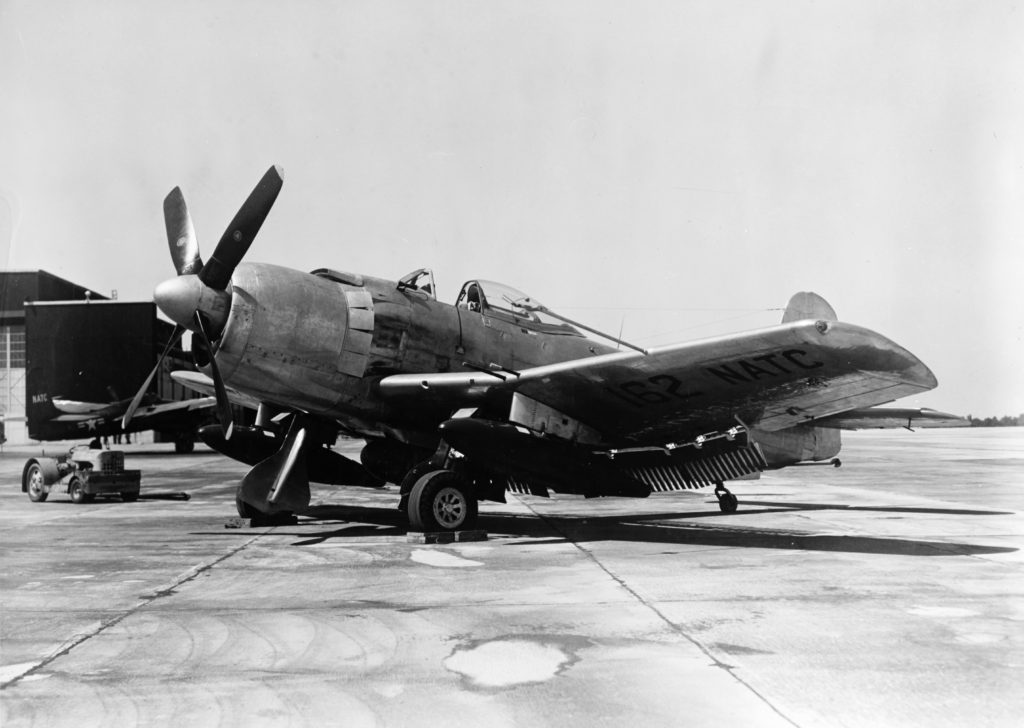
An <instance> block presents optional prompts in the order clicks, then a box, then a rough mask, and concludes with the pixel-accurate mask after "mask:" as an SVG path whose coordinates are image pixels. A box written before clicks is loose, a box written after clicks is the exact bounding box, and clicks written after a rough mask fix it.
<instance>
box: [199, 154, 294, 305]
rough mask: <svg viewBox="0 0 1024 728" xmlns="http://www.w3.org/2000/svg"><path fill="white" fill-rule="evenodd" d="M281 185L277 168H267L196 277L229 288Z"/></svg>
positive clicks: (212, 284)
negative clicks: (232, 275) (236, 269)
mask: <svg viewBox="0 0 1024 728" xmlns="http://www.w3.org/2000/svg"><path fill="white" fill-rule="evenodd" d="M283 184H284V178H283V177H282V176H281V168H280V167H276V166H274V167H271V168H270V169H268V170H267V172H266V174H264V175H263V179H261V180H260V181H259V184H257V185H256V188H255V189H254V190H253V191H252V192H251V193H250V194H249V197H248V198H246V200H245V202H244V203H243V204H242V207H241V208H240V209H239V210H238V213H237V214H236V215H235V217H234V219H233V220H232V221H231V224H230V225H228V229H227V230H225V231H224V234H223V235H222V236H221V238H220V242H218V243H217V248H216V250H214V251H213V256H212V257H211V258H210V260H208V261H207V262H206V265H204V266H203V269H202V270H201V271H199V280H201V281H202V282H203V283H204V284H206V285H208V286H210V287H211V288H215V289H217V290H218V291H223V290H225V289H226V288H227V287H228V283H229V282H230V281H231V274H232V273H234V272H235V267H236V266H237V265H238V264H239V263H240V262H241V261H242V258H243V257H244V256H245V253H246V251H248V250H249V246H250V245H252V241H253V240H254V239H255V238H256V233H258V232H259V230H260V227H262V226H263V221H264V220H266V219H267V215H268V214H269V213H270V208H271V207H272V206H273V204H274V200H276V199H277V195H278V193H279V192H280V191H281V186H282V185H283Z"/></svg>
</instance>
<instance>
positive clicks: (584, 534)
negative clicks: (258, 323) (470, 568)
mask: <svg viewBox="0 0 1024 728" xmlns="http://www.w3.org/2000/svg"><path fill="white" fill-rule="evenodd" d="M757 506H770V507H768V508H760V507H757ZM826 509H836V510H861V511H876V512H891V513H914V514H944V515H959V516H989V515H1007V514H1008V513H1009V512H1005V511H983V510H964V509H942V508H908V507H892V508H882V507H862V506H851V507H846V506H833V505H827V504H814V503H787V504H777V503H764V502H759V503H756V504H755V503H752V502H751V503H749V505H748V507H747V508H746V509H745V510H744V511H743V513H744V514H762V513H764V514H767V513H782V512H787V511H803V510H826ZM305 515H306V516H307V517H309V518H311V519H312V521H302V522H300V523H302V524H303V525H323V526H328V525H334V524H337V523H338V522H343V523H349V524H351V525H346V526H342V527H340V528H334V529H333V530H329V531H323V532H320V533H311V532H310V531H305V530H304V531H301V532H289V531H287V530H285V529H284V528H282V529H280V530H278V531H277V532H276V533H278V534H281V535H292V536H295V537H298V538H299V539H300V540H299V541H296V542H295V543H294V544H293V545H294V546H310V545H314V544H317V543H323V542H325V541H328V540H331V539H335V538H354V537H367V536H395V535H402V534H404V533H406V530H407V529H406V525H405V520H404V518H403V516H402V515H401V514H400V513H399V512H398V511H397V510H396V509H393V508H380V507H370V506H316V507H314V508H311V509H310V511H308V512H307V513H306V514H305ZM693 518H714V519H715V520H717V521H719V522H718V523H700V524H698V523H689V522H685V521H680V520H679V519H693ZM729 518H730V516H727V515H724V514H721V513H716V512H713V511H706V512H705V511H698V512H665V513H647V514H639V515H613V516H602V515H596V516H575V515H565V514H541V515H534V514H529V515H518V514H504V513H497V514H496V513H483V514H481V516H480V527H481V528H483V529H485V530H487V531H488V532H490V533H491V534H494V535H501V536H512V537H516V536H527V537H531V538H540V539H543V540H544V542H551V543H557V542H562V543H564V542H574V543H584V542H588V541H630V542H638V543H665V544H668V543H671V544H679V545H688V546H726V547H733V548H761V549H788V550H804V551H834V552H845V553H865V554H886V555H894V556H978V555H986V554H1000V553H1011V552H1014V551H1017V550H1018V549H1016V548H1010V547H1001V546H983V545H978V544H969V543H957V542H953V541H925V540H916V539H909V538H892V537H884V536H864V535H849V534H836V533H821V532H819V531H800V530H797V529H774V528H757V527H752V526H730V525H727V524H726V523H725V522H724V521H726V520H727V519H729ZM331 522H334V524H332V523H331ZM531 543H534V544H535V543H537V542H536V541H533V542H531Z"/></svg>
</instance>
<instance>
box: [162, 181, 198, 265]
mask: <svg viewBox="0 0 1024 728" xmlns="http://www.w3.org/2000/svg"><path fill="white" fill-rule="evenodd" d="M164 224H165V225H166V226H167V244H168V245H170V248H171V260H172V261H174V269H175V270H176V271H178V275H179V276H183V275H188V274H191V273H198V272H199V271H200V270H202V268H203V259H202V258H201V257H200V255H199V240H197V239H196V231H195V228H194V227H193V226H192V217H191V216H190V215H189V214H188V206H187V205H186V204H185V196H184V195H182V194H181V188H180V187H175V188H174V189H173V190H171V192H170V194H168V195H167V197H165V198H164Z"/></svg>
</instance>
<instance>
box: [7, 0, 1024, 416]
mask: <svg viewBox="0 0 1024 728" xmlns="http://www.w3.org/2000/svg"><path fill="white" fill-rule="evenodd" d="M1017 4H1018V3H1013V2H998V1H988V2H984V3H978V2H967V1H965V2H948V1H944V0H929V1H928V2H892V1H891V0H887V1H885V2H860V1H858V2H845V1H844V2H827V1H826V2H800V1H796V0H786V1H785V2H774V3H772V2H762V1H749V2H746V1H737V2H717V1H716V2H710V1H709V2H680V1H679V0H673V1H670V2H647V3H644V2H611V3H606V2H594V1H592V0H580V1H577V2H519V1H516V2H513V1H511V0H507V1H503V2H482V1H480V0H474V1H464V2H456V1H438V2H424V1H413V0H410V1H408V2H388V1H383V2H382V1H380V0H374V1H372V2H344V1H341V2H295V1H293V2H289V3H281V2H262V3H261V2H253V1H251V0H250V1H249V2H242V1H239V2H208V1H203V2H180V1H179V2H174V3H167V2H140V1H138V0H131V1H128V0H125V1H122V2H117V1H115V0H106V1H105V2H102V3H82V2H72V1H70V0H68V1H67V2H56V1H55V2H46V3H40V2H20V1H16V0H0V105H2V106H0V108H2V110H3V112H2V113H0V261H3V262H4V263H5V264H6V267H7V268H8V269H13V270H26V269H27V270H31V269H44V270H47V271H50V272H52V273H54V274H56V275H59V276H62V277H64V278H68V279H70V280H72V281H75V282H76V283H80V284H82V285H85V286H89V287H91V288H93V289H95V290H96V291H98V292H100V293H104V294H109V293H110V291H111V290H112V289H117V291H118V293H119V297H120V298H121V299H122V300H148V299H149V298H150V296H151V294H152V290H153V287H154V286H155V285H156V284H157V283H159V282H160V281H161V280H163V279H164V278H167V277H170V276H172V275H173V268H172V266H171V263H170V258H169V255H168V252H167V243H166V240H165V237H164V227H163V221H162V208H161V203H162V200H163V197H164V195H166V193H167V192H168V191H169V190H170V189H171V188H172V187H174V186H175V185H181V186H182V188H183V190H184V193H185V196H186V198H187V199H188V200H189V206H190V208H191V212H192V215H193V218H194V220H195V224H196V227H197V230H198V233H199V236H200V241H201V243H202V245H203V250H204V253H206V254H207V255H209V254H210V253H211V252H212V250H213V247H214V246H215V244H216V241H217V239H218V238H219V237H220V234H221V232H222V231H223V229H224V227H225V226H226V225H227V223H228V222H229V220H230V219H231V217H232V215H233V214H234V213H235V211H236V209H237V207H238V206H239V205H240V204H241V202H242V200H243V199H244V198H245V196H246V195H247V194H248V193H249V191H250V189H251V188H252V186H253V185H254V184H255V183H256V181H257V180H258V179H259V177H260V176H261V175H262V174H263V172H264V171H265V170H266V168H267V167H268V166H270V165H271V164H273V163H276V164H280V165H281V166H282V167H283V168H284V174H285V187H284V191H283V192H282V194H281V197H280V198H279V199H278V202H277V205H276V206H275V208H274V211H273V212H272V213H271V216H270V218H269V219H268V221H267V223H266V225H265V226H264V228H263V230H262V232H261V233H260V236H259V238H258V239H257V241H256V243H255V244H254V245H253V247H252V249H251V250H250V251H249V255H248V257H247V260H252V261H265V262H271V263H277V264H282V265H289V266H293V267H297V268H301V269H306V270H312V269H314V268H319V267H329V268H335V269H339V270H351V271H357V272H362V273H368V274H372V275H378V276H382V277H389V278H398V277H400V276H401V275H402V274H404V273H406V272H408V271H409V270H412V269H414V268H418V267H423V266H426V267H432V268H433V269H434V271H435V274H436V278H437V281H438V284H439V288H440V290H439V294H440V295H439V297H440V298H442V300H449V301H452V300H454V297H455V295H456V294H457V292H458V288H459V286H460V285H461V284H462V282H463V281H465V280H467V279H470V278H487V279H496V280H500V281H503V282H506V283H508V284H510V285H513V286H515V287H517V288H520V289H522V290H524V291H526V292H527V293H529V294H531V295H533V296H535V297H536V298H538V299H539V300H541V301H543V302H544V303H546V304H547V305H549V306H551V307H552V308H555V309H556V310H561V311H562V312H563V313H564V314H566V315H568V316H571V317H573V318H576V319H579V320H581V321H584V322H587V323H590V324H592V325H596V326H598V327H604V328H605V329H606V330H610V331H611V333H618V330H619V329H620V327H621V328H622V330H623V332H624V337H625V338H627V339H631V340H634V341H636V342H637V343H639V344H643V345H655V344H666V343H671V342H673V341H681V340H686V339H692V338H698V337H702V336H708V335H713V334H718V333H722V332H726V331H735V330H742V329H746V328H754V327H759V326H766V325H770V324H774V323H777V321H778V320H779V318H780V316H781V311H779V310H773V309H781V308H782V307H784V306H785V304H786V301H787V300H788V298H789V296H790V295H791V294H792V293H794V292H796V291H799V290H814V291H817V292H818V293H820V294H822V295H823V296H825V297H826V298H827V299H828V300H829V301H830V302H831V303H832V305H833V306H834V307H835V308H836V310H837V311H838V313H839V317H840V318H841V319H843V320H846V321H850V322H853V323H857V324H860V325H863V326H867V327H869V328H872V329H874V330H876V331H878V332H880V333H882V334H885V335H886V336H889V337H890V338H892V339H894V340H895V341H897V342H898V343H900V344H902V345H903V346H905V347H907V348H908V349H910V350H911V351H912V352H914V353H915V354H917V355H918V356H919V357H920V358H921V359H922V360H923V361H924V362H925V363H926V364H928V365H929V366H930V367H931V369H932V370H933V371H934V372H935V374H936V376H937V377H938V379H939V388H938V389H937V390H935V391H933V392H930V393H927V394H924V395H921V396H920V397H916V398H911V399H907V400H903V403H905V404H907V405H911V406H926V407H934V408H936V409H943V410H947V411H952V412H957V413H959V414H969V413H970V414H974V415H976V416H984V415H1002V414H1017V413H1021V412H1024V375H1022V369H1024V303H1022V295H1021V293H1020V290H1021V287H1022V284H1021V280H1022V279H1024V236H1022V233H1024V89H1022V83H1024V50H1022V49H1024V21H1022V17H1021V16H1022V12H1024V11H1022V10H1021V9H1019V8H1018V7H1016V5H1017Z"/></svg>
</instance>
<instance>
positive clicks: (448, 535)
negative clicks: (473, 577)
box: [405, 530, 487, 544]
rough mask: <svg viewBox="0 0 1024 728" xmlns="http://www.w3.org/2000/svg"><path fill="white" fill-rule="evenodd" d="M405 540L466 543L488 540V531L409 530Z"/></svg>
mask: <svg viewBox="0 0 1024 728" xmlns="http://www.w3.org/2000/svg"><path fill="white" fill-rule="evenodd" d="M405 540H406V541H407V542H408V543H427V544H429V543H456V542H459V543H465V542H467V541H486V540H487V531H482V530H470V531H427V532H425V533H424V532H421V531H409V533H408V534H406V537H405Z"/></svg>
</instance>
